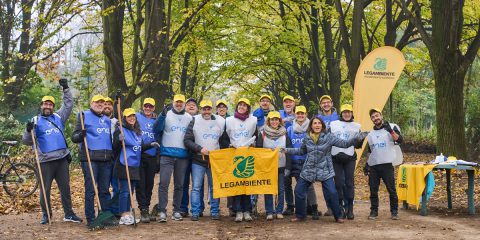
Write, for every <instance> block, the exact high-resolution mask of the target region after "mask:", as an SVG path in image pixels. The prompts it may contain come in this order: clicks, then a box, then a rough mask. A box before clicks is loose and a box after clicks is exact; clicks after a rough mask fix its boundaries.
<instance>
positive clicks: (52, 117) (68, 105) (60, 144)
mask: <svg viewBox="0 0 480 240" xmlns="http://www.w3.org/2000/svg"><path fill="white" fill-rule="evenodd" d="M59 84H60V86H61V87H62V89H63V97H62V106H61V107H60V109H59V110H58V111H57V112H54V111H53V110H54V108H55V98H54V97H52V96H44V97H43V98H42V102H41V104H40V111H41V113H40V115H38V116H34V117H33V118H32V119H31V120H30V121H29V122H27V127H26V130H25V132H24V133H23V136H22V143H23V144H25V145H28V146H32V145H33V141H32V133H31V132H32V131H35V136H36V141H37V151H38V157H39V161H40V167H41V168H42V177H43V181H44V184H45V195H46V196H47V202H45V201H44V199H43V197H40V206H41V208H42V212H43V215H42V220H41V221H40V223H41V224H48V215H47V211H49V213H50V216H52V208H51V204H50V189H51V187H52V182H53V180H55V182H57V185H58V188H59V190H60V196H61V200H62V206H63V212H64V214H65V216H64V218H63V221H65V222H76V223H78V222H82V221H83V220H82V219H81V218H79V217H78V216H77V215H76V214H75V213H74V212H73V209H72V199H71V194H70V175H69V169H68V164H69V163H70V159H71V156H70V151H69V149H68V145H67V141H66V139H65V135H64V128H65V122H66V121H67V120H68V117H69V116H70V114H71V113H72V109H73V97H72V93H71V92H70V88H69V87H68V81H67V79H60V81H59ZM40 196H43V189H40Z"/></svg>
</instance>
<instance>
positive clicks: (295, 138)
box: [287, 126, 307, 161]
mask: <svg viewBox="0 0 480 240" xmlns="http://www.w3.org/2000/svg"><path fill="white" fill-rule="evenodd" d="M287 134H288V137H289V138H290V141H291V142H292V147H294V148H299V147H301V146H302V144H303V139H304V138H305V136H306V135H307V133H306V132H305V133H295V131H293V126H291V127H289V128H288V129H287ZM290 156H291V159H292V160H294V161H300V160H305V159H306V158H307V154H305V155H290Z"/></svg>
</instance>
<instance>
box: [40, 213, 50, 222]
mask: <svg viewBox="0 0 480 240" xmlns="http://www.w3.org/2000/svg"><path fill="white" fill-rule="evenodd" d="M40 224H48V216H47V214H43V216H42V220H40Z"/></svg>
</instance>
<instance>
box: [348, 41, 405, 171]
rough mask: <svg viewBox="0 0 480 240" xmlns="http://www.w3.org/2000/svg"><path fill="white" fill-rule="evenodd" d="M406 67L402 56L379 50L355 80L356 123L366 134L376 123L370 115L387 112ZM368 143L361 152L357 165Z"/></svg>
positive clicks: (392, 48) (361, 67)
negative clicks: (396, 85) (391, 96)
mask: <svg viewBox="0 0 480 240" xmlns="http://www.w3.org/2000/svg"><path fill="white" fill-rule="evenodd" d="M404 67H405V58H404V56H403V54H402V52H400V51H399V50H398V49H396V48H394V47H389V46H385V47H379V48H377V49H375V50H373V51H372V52H370V53H369V54H368V55H367V56H366V57H365V58H364V59H363V61H362V63H361V64H360V66H359V68H358V70H357V75H356V76H355V87H354V91H353V112H354V114H355V122H358V123H360V125H361V126H362V131H369V130H372V128H373V123H372V121H371V120H370V116H369V113H368V111H369V110H370V109H372V108H378V109H380V110H382V109H383V107H384V106H385V103H386V102H387V100H388V97H389V96H390V93H391V92H392V90H393V88H394V87H395V84H396V83H397V81H398V79H399V77H400V75H401V73H402V71H403V68H404ZM366 143H367V141H365V142H364V144H363V147H362V148H361V149H358V150H357V156H358V159H357V163H358V160H360V157H361V156H362V153H363V150H364V148H365V146H366Z"/></svg>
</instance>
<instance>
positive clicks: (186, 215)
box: [180, 212, 188, 217]
mask: <svg viewBox="0 0 480 240" xmlns="http://www.w3.org/2000/svg"><path fill="white" fill-rule="evenodd" d="M180 215H182V217H188V212H180Z"/></svg>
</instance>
